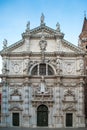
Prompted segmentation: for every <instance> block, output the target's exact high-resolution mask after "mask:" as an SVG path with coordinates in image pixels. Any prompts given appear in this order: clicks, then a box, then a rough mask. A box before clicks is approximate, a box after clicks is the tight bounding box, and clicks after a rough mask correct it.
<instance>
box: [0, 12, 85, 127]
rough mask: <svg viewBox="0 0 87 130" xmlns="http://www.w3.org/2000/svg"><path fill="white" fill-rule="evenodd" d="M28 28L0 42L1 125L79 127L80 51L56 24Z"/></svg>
mask: <svg viewBox="0 0 87 130" xmlns="http://www.w3.org/2000/svg"><path fill="white" fill-rule="evenodd" d="M40 21H41V22H40V26H38V27H36V28H34V29H30V22H28V24H27V26H26V30H25V32H24V33H22V39H21V40H20V41H18V42H16V43H15V44H13V45H11V46H9V47H7V40H6V39H5V40H4V42H3V45H4V46H3V50H2V51H1V53H0V54H1V56H2V59H3V68H2V75H1V78H2V117H1V121H2V122H1V123H2V126H21V127H32V128H34V127H44V126H45V127H50V128H59V127H61V128H62V127H85V115H84V84H85V83H84V79H85V74H84V55H85V52H84V50H82V49H81V48H79V47H77V46H75V45H73V44H71V43H70V42H68V41H66V40H65V39H64V34H63V33H62V32H61V31H60V25H59V23H57V24H56V29H52V28H50V27H48V26H46V24H45V22H44V15H43V14H42V16H41V19H40Z"/></svg>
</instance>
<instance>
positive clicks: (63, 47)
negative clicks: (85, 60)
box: [1, 25, 84, 54]
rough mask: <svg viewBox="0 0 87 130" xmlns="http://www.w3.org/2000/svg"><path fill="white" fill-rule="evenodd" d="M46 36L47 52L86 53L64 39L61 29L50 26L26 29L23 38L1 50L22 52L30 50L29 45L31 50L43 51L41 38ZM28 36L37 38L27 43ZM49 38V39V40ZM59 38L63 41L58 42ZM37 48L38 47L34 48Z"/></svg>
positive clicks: (4, 51) (3, 51)
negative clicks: (40, 43)
mask: <svg viewBox="0 0 87 130" xmlns="http://www.w3.org/2000/svg"><path fill="white" fill-rule="evenodd" d="M42 36H44V37H45V40H47V47H46V52H47V53H48V52H64V53H76V54H78V53H84V51H83V50H81V49H80V48H79V47H77V46H75V45H73V44H72V43H70V42H68V41H66V40H64V39H63V37H64V34H63V33H61V32H60V31H59V32H58V31H57V30H55V29H52V28H50V27H48V26H45V25H44V26H38V27H36V28H34V29H31V30H29V31H25V32H24V33H23V34H22V40H20V41H18V42H16V43H15V44H12V45H11V46H9V47H6V48H5V49H3V50H2V51H1V54H3V53H10V52H12V53H21V52H26V51H29V49H28V48H27V47H29V48H30V51H31V52H41V50H40V46H39V41H40V40H41V37H42ZM26 37H27V38H28V37H30V39H32V40H33V39H36V41H34V40H33V41H31V43H29V44H30V45H31V46H30V45H28V44H27V45H26V43H25V42H26V40H25V39H26ZM28 39H29V38H28ZM48 39H49V40H48ZM57 39H59V40H60V39H61V42H59V43H58V42H57ZM34 48H37V49H34Z"/></svg>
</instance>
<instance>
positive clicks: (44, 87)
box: [40, 76, 46, 93]
mask: <svg viewBox="0 0 87 130" xmlns="http://www.w3.org/2000/svg"><path fill="white" fill-rule="evenodd" d="M41 78H42V79H41V84H40V92H41V93H44V92H45V89H46V85H45V79H44V76H42V77H41Z"/></svg>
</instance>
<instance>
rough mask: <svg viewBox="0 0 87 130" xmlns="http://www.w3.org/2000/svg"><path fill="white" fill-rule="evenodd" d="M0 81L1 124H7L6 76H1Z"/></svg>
mask: <svg viewBox="0 0 87 130" xmlns="http://www.w3.org/2000/svg"><path fill="white" fill-rule="evenodd" d="M2 82H3V86H2V125H3V126H8V119H7V118H8V84H7V81H6V78H3V79H2Z"/></svg>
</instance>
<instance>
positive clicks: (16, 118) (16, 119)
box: [13, 113, 19, 126]
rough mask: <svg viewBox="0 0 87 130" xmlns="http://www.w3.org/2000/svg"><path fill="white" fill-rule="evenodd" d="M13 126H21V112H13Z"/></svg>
mask: <svg viewBox="0 0 87 130" xmlns="http://www.w3.org/2000/svg"><path fill="white" fill-rule="evenodd" d="M13 126H19V113H13Z"/></svg>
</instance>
